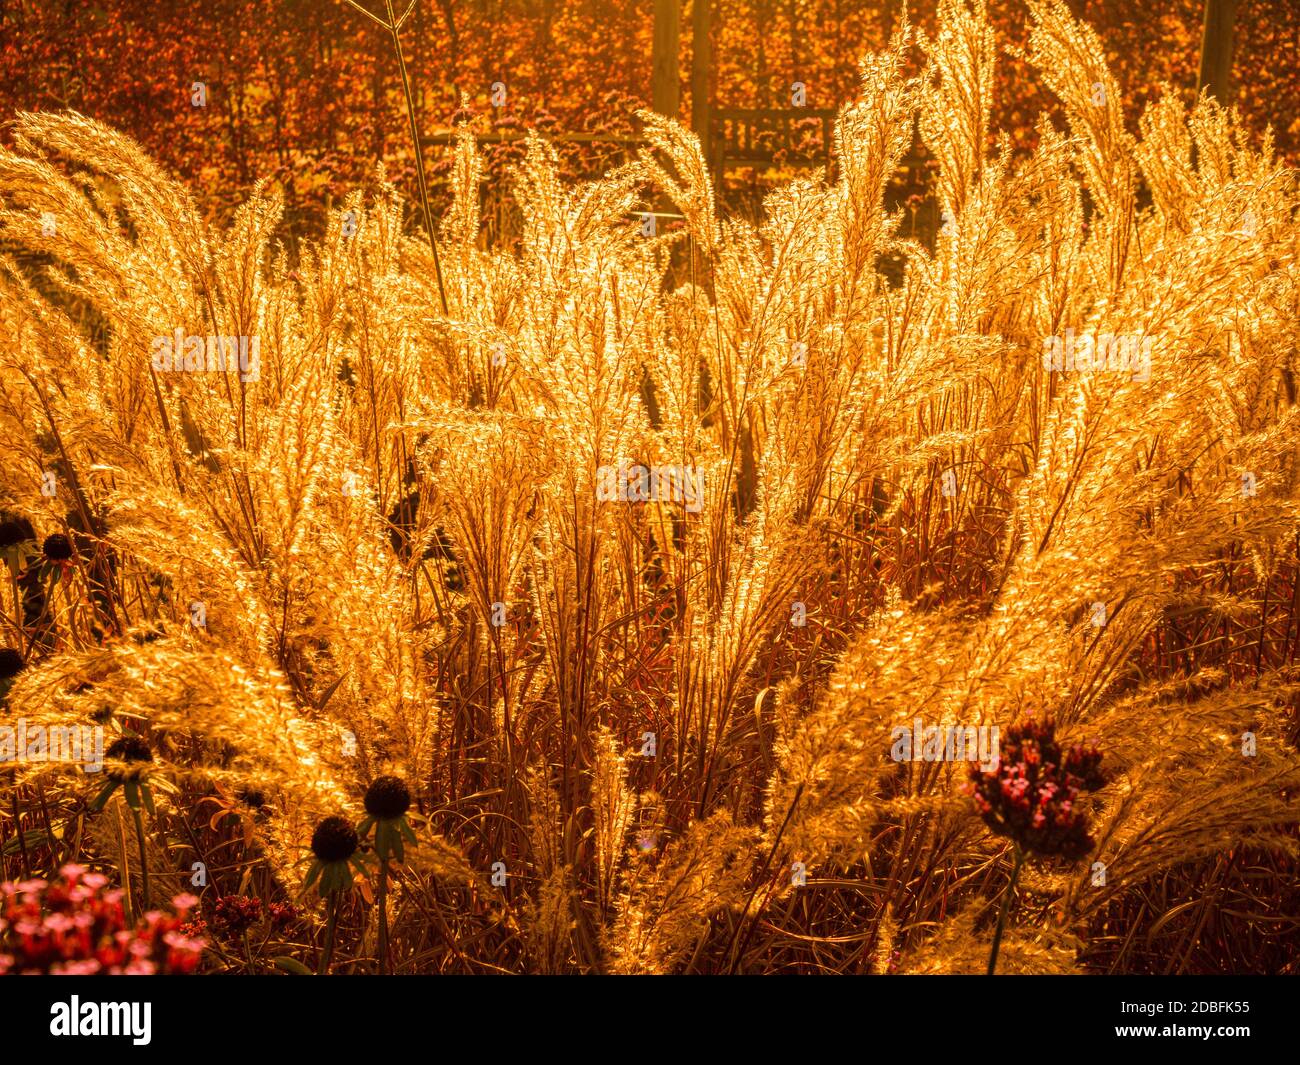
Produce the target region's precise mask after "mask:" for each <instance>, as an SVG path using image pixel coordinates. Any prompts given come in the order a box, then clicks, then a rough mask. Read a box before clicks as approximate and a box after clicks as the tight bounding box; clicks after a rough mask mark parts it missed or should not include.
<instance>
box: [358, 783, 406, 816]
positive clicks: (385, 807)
mask: <svg viewBox="0 0 1300 1065" xmlns="http://www.w3.org/2000/svg"><path fill="white" fill-rule="evenodd" d="M410 808H411V789H410V788H408V787H407V786H406V781H404V780H402V779H401V778H400V777H377V778H376V779H375V781H374V783H372V784H371V785H370V787H369V788H367V789H366V813H368V814H369V815H370V816H371V817H377V818H379V819H380V820H384V821H388V820H391V819H393V818H394V817H401V816H402V814H404V813H406V811H407V810H409V809H410Z"/></svg>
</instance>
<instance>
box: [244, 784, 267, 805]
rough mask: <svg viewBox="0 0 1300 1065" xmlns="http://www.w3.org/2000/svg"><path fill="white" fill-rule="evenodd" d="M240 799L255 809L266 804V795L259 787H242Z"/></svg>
mask: <svg viewBox="0 0 1300 1065" xmlns="http://www.w3.org/2000/svg"><path fill="white" fill-rule="evenodd" d="M239 801H240V802H242V803H243V804H244V805H245V806H247V807H249V808H250V809H253V810H260V809H261V808H262V807H263V806H265V805H266V796H265V795H264V794H263V793H262V792H261V791H259V790H258V789H257V788H242V789H240V792H239Z"/></svg>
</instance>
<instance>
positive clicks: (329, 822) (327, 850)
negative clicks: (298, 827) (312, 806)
mask: <svg viewBox="0 0 1300 1065" xmlns="http://www.w3.org/2000/svg"><path fill="white" fill-rule="evenodd" d="M360 846H361V839H360V837H359V836H358V835H357V830H356V829H355V828H353V827H352V825H351V823H350V822H349V821H348V819H347V818H345V817H340V816H338V815H337V814H335V815H332V816H330V817H326V818H325V819H324V820H322V821H321V822H320V824H318V825H317V826H316V831H315V832H313V833H312V835H311V850H312V854H313V855H314V856H315V858H314V860H313V861H312V863H311V868H310V869H309V870H308V871H307V880H306V882H305V883H304V884H303V890H304V891H306V890H307V889H308V888H310V887H311V886H312V885H313V884H315V883H316V881H317V880H319V881H320V883H319V885H318V890H319V891H320V893H321V894H322V895H332V894H334V893H335V892H336V891H344V890H346V889H348V888H350V887H351V886H352V873H353V870H355V871H356V872H358V873H361V874H363V875H364V874H365V871H366V870H365V866H364V865H362V864H361V859H360V857H359V855H358V854H357V850H358V848H359V847H360Z"/></svg>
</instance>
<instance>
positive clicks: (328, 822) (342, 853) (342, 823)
mask: <svg viewBox="0 0 1300 1065" xmlns="http://www.w3.org/2000/svg"><path fill="white" fill-rule="evenodd" d="M360 842H361V841H360V840H359V839H358V838H357V830H356V829H355V828H353V827H352V825H351V824H350V823H349V822H348V820H347V819H346V818H343V817H338V816H333V817H327V818H325V819H324V820H323V821H321V823H320V824H318V825H317V826H316V831H315V832H313V833H312V834H311V850H312V853H313V854H314V855H316V857H317V858H318V859H320V861H322V862H346V861H347V860H348V859H349V858H351V857H352V856H353V855H354V854H356V852H357V847H358V846H359V845H360Z"/></svg>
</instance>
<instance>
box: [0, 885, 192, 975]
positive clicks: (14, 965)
mask: <svg viewBox="0 0 1300 1065" xmlns="http://www.w3.org/2000/svg"><path fill="white" fill-rule="evenodd" d="M198 901H199V900H198V899H196V898H195V897H194V896H193V895H177V896H176V898H175V899H173V900H172V906H173V907H174V908H175V910H176V912H175V914H166V913H163V912H161V911H159V910H150V911H149V912H148V913H146V914H145V915H144V918H143V919H142V920H141V921H140V922H139V924H138V925H137V926H136V927H135V928H128V927H127V926H126V914H125V912H124V910H123V907H122V891H121V890H120V889H116V888H113V889H110V888H109V887H108V877H106V876H103V875H102V874H100V873H90V872H87V871H86V869H85V867H84V866H80V865H65V866H64V867H63V868H62V869H60V870H59V879H58V880H56V881H54V882H53V883H49V882H48V881H45V880H24V881H21V882H15V881H5V882H4V883H2V884H0V975H6V974H7V975H20V974H21V975H27V974H48V975H52V976H90V975H96V974H99V975H110V974H111V975H127V976H149V975H153V974H183V973H192V972H194V970H195V969H196V968H197V967H198V964H199V958H200V957H201V956H202V953H203V948H204V947H205V946H206V943H205V942H204V941H203V940H202V939H198V938H195V937H192V936H187V935H185V934H184V933H183V932H182V931H181V926H182V925H183V924H184V923H185V921H186V914H187V913H188V912H189V911H190V910H191V909H193V908H194V907H195V906H196V905H198Z"/></svg>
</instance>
